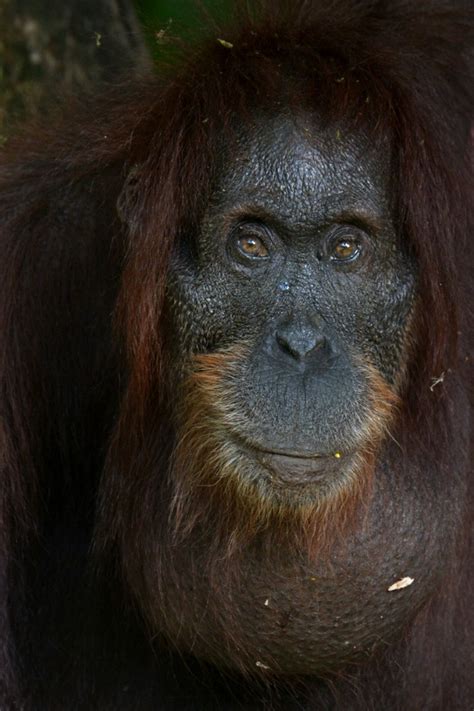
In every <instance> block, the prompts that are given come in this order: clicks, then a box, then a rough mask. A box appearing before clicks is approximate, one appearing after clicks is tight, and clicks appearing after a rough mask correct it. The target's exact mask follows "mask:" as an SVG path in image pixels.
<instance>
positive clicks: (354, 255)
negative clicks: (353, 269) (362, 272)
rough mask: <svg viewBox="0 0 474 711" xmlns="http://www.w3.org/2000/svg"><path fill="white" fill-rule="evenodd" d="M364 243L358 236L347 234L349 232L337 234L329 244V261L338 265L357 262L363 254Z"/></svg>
mask: <svg viewBox="0 0 474 711" xmlns="http://www.w3.org/2000/svg"><path fill="white" fill-rule="evenodd" d="M362 242H363V240H361V239H360V238H359V237H358V236H357V235H353V234H351V233H350V234H347V231H345V234H335V235H334V236H333V237H332V239H331V240H330V242H329V247H328V256H329V259H330V260H331V261H332V262H336V263H338V264H347V263H349V262H355V261H356V260H357V259H358V258H359V257H360V256H361V254H362Z"/></svg>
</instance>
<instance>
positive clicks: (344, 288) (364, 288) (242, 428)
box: [142, 116, 457, 675]
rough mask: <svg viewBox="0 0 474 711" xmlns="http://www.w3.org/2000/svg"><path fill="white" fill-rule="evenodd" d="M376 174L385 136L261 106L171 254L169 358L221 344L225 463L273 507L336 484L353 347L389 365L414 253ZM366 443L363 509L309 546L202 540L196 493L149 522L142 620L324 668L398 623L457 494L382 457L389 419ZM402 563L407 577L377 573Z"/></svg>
mask: <svg viewBox="0 0 474 711" xmlns="http://www.w3.org/2000/svg"><path fill="white" fill-rule="evenodd" d="M386 152H388V146H387V150H386ZM389 190H390V188H389V181H388V160H387V159H386V155H385V153H384V152H382V154H380V151H375V150H373V147H372V145H371V144H370V142H369V141H368V140H367V138H365V137H364V136H363V135H360V136H359V135H354V134H349V133H347V134H345V132H344V129H343V127H341V128H340V129H337V128H335V127H332V129H328V130H323V129H321V128H320V126H319V123H318V121H317V120H316V119H315V118H314V117H312V116H306V117H302V118H299V119H297V120H296V119H290V118H280V119H278V120H275V121H268V120H262V121H261V122H260V123H258V125H257V126H256V128H255V129H254V130H252V131H249V132H248V133H247V134H246V135H244V136H243V137H242V140H241V142H240V144H239V152H238V155H237V158H236V159H235V160H233V161H232V162H231V163H230V164H226V163H225V161H224V164H223V167H222V174H221V176H220V180H219V181H218V185H217V187H216V190H215V192H214V195H213V199H212V203H211V205H210V208H209V211H208V214H207V216H206V218H205V219H204V222H203V225H202V230H201V234H200V235H199V236H198V240H197V245H196V247H195V248H192V249H189V248H182V250H181V251H180V252H179V253H177V254H176V255H175V260H174V264H173V268H172V272H171V278H170V283H169V289H168V308H169V312H170V314H171V318H172V319H173V320H174V325H175V329H176V341H175V343H174V348H175V349H176V350H177V352H178V358H179V357H180V358H181V360H183V356H184V360H185V362H187V363H188V365H189V368H192V367H193V366H192V362H193V361H192V358H193V355H195V354H197V353H213V352H219V351H222V350H226V349H227V350H228V351H230V352H235V353H236V354H237V355H236V356H235V365H234V370H233V374H232V376H227V375H225V374H224V375H222V379H223V381H224V382H223V385H224V387H225V388H226V393H227V394H226V403H225V404H226V406H228V408H229V409H230V410H231V412H232V416H231V417H230V419H229V418H228V419H227V421H225V422H224V421H223V422H222V423H221V425H220V436H221V438H224V439H225V440H226V441H227V443H228V451H229V452H230V454H231V455H232V456H234V454H235V453H237V454H236V457H237V461H238V462H239V464H238V466H237V468H236V470H234V472H233V474H231V476H235V477H237V478H241V479H242V480H243V481H244V480H249V481H251V482H252V483H253V486H254V489H253V501H255V497H257V500H258V497H261V498H262V500H263V499H264V500H265V501H266V502H267V503H268V502H270V504H271V503H272V502H277V503H278V504H279V505H283V507H284V508H285V507H286V510H287V515H288V516H290V517H291V515H292V514H291V512H292V511H297V508H298V506H301V505H307V504H310V505H312V504H314V505H315V506H318V504H319V503H320V502H321V501H323V500H325V499H330V498H331V496H333V491H334V488H333V482H334V481H337V486H338V487H339V488H341V487H342V488H344V486H345V483H344V482H345V478H346V477H347V476H348V472H349V471H351V467H352V466H353V464H352V462H353V456H355V454H353V453H354V452H357V449H358V447H360V446H361V443H363V441H364V437H365V432H366V431H367V421H368V420H369V419H370V405H369V403H368V393H369V390H370V383H369V379H368V376H367V373H366V364H367V362H370V363H371V365H372V366H373V368H374V369H376V370H377V371H378V372H379V374H380V376H381V377H382V378H383V379H384V381H385V382H386V383H388V384H389V385H391V386H392V388H393V389H395V390H397V389H399V388H400V387H401V383H402V381H403V367H404V366H403V364H404V360H405V358H406V350H407V340H409V337H408V332H409V327H410V319H411V316H412V311H413V308H414V306H413V304H414V301H415V297H416V268H415V265H414V264H413V263H412V262H411V261H410V259H409V258H408V256H407V254H406V253H405V251H404V250H403V248H402V247H401V245H400V241H399V240H398V238H397V235H396V233H395V229H394V224H393V220H392V210H391V204H390V199H389ZM242 344H243V345H242ZM239 349H240V350H239ZM239 354H240V355H239ZM180 362H181V361H180ZM178 400H179V398H178ZM389 447H390V448H391V451H390V454H389V456H388V455H387V451H386V450H387V449H388V448H389ZM336 452H339V453H341V457H340V458H337V457H336V456H335V453H336ZM189 459H192V456H191V457H188V460H189ZM377 461H378V463H377V467H376V470H375V473H374V485H373V492H372V497H371V500H370V506H369V507H368V510H367V516H366V518H365V520H364V525H363V526H362V527H361V528H360V529H358V530H356V531H353V532H351V533H350V534H348V536H347V538H346V539H345V540H344V541H343V543H342V546H340V545H335V546H334V550H333V551H332V552H331V553H330V555H329V557H326V558H324V559H317V558H316V559H311V557H308V555H307V552H306V551H305V550H298V549H295V545H294V541H291V542H290V541H288V542H286V540H285V535H284V534H280V535H279V538H278V545H274V544H273V543H272V542H271V541H273V539H272V538H271V531H270V532H268V531H267V532H265V531H264V532H263V533H260V534H257V535H256V536H255V537H254V538H253V539H251V540H250V541H248V540H247V541H246V543H245V544H242V545H241V546H240V548H239V550H238V553H237V554H236V556H234V560H233V561H232V564H230V563H229V561H227V562H226V559H225V554H224V553H222V555H220V553H219V551H217V553H216V551H215V548H216V537H215V531H214V530H212V524H211V523H210V521H211V520H212V512H211V514H210V518H207V519H206V520H204V521H202V522H201V523H200V524H198V525H196V526H195V529H194V531H193V536H192V540H190V541H185V542H184V543H180V542H179V541H178V542H176V541H172V540H171V539H170V540H169V541H168V538H169V533H168V524H167V523H166V521H165V522H164V523H162V524H160V523H159V522H158V524H157V525H158V526H161V528H160V530H159V531H158V530H157V531H156V533H155V535H154V539H155V540H156V541H159V550H158V551H157V552H155V553H154V552H153V550H149V547H147V551H148V553H147V555H144V558H145V559H144V561H143V565H144V570H145V573H144V576H145V578H146V582H145V585H146V593H145V595H144V597H145V598H148V600H149V604H148V610H147V614H148V617H149V619H150V620H151V623H152V626H153V627H154V628H155V629H157V630H159V631H161V632H163V633H164V634H165V635H167V636H168V637H169V638H171V639H172V640H173V643H174V644H175V645H176V646H177V647H178V648H181V649H185V650H188V651H192V653H193V654H195V655H196V656H198V657H203V658H206V659H209V660H211V661H213V662H214V663H216V664H217V665H219V666H224V667H225V666H229V667H235V666H240V667H242V666H243V667H245V668H246V669H247V671H249V672H251V673H252V672H255V673H265V674H266V673H271V672H275V673H280V674H281V673H283V674H301V673H303V674H321V675H324V674H325V673H326V672H328V671H330V670H334V669H336V670H337V669H340V668H341V667H342V666H344V664H346V663H348V662H351V661H358V662H359V661H362V662H363V661H364V660H365V659H367V657H368V656H370V655H371V654H372V653H373V652H374V650H377V649H379V648H380V647H382V648H383V647H384V646H385V644H386V643H388V642H389V641H391V640H392V639H393V638H394V637H397V636H400V635H401V634H402V633H403V629H404V625H405V624H406V623H408V622H409V621H410V620H411V618H412V617H413V615H414V614H415V613H416V611H417V610H418V609H419V608H420V606H421V604H422V603H423V602H424V601H425V600H426V598H427V597H428V595H429V594H430V593H431V591H432V589H433V586H434V585H435V583H436V579H437V576H438V575H439V573H440V571H441V570H442V569H443V566H444V565H445V563H446V561H445V559H444V551H449V538H450V535H449V531H450V530H454V529H455V527H454V526H452V521H453V520H454V519H455V517H456V515H457V513H456V510H455V505H454V504H451V503H450V501H451V500H452V501H456V496H453V497H452V499H450V500H449V501H446V497H444V496H442V497H441V496H440V497H438V498H439V500H438V498H437V494H436V492H434V491H430V492H428V495H427V493H426V492H425V491H424V490H423V488H420V487H418V486H417V485H416V482H417V481H418V480H422V481H424V480H426V476H425V475H420V473H418V472H416V471H408V470H405V469H403V468H400V469H399V470H396V475H394V472H393V471H392V470H391V469H390V468H389V466H387V464H386V462H387V461H391V462H396V461H397V444H396V443H394V442H393V441H392V440H391V439H390V438H387V439H386V441H385V442H384V441H382V443H381V444H380V448H379V450H378V458H377ZM307 462H309V464H307ZM191 466H192V463H191ZM215 485H216V486H218V485H223V484H222V481H221V483H219V481H217V483H216V484H215ZM205 491H206V490H205V489H204V492H205ZM208 491H210V490H209V489H208ZM204 495H206V494H205V493H204ZM288 512H289V513H288ZM243 515H244V516H245V514H243ZM433 518H434V519H437V520H439V521H440V524H439V525H438V526H437V527H435V528H434V529H433V526H432V520H433ZM269 541H270V543H269ZM157 545H158V544H157ZM168 547H169V548H168ZM211 549H212V550H213V551H214V552H213V554H212V556H214V558H213V560H216V559H217V560H218V561H219V564H218V565H217V566H215V567H214V568H213V569H211V568H210V567H209V565H208V561H209V559H210V556H209V550H211ZM167 550H169V551H170V553H169V556H168V554H166V553H164V554H163V551H167ZM448 555H449V554H448ZM160 556H161V557H160ZM212 556H211V557H212ZM158 557H160V560H161V562H160V570H161V575H162V579H163V580H164V581H165V583H166V584H164V585H163V584H161V585H160V583H158V582H157V579H156V577H155V576H156V574H155V573H154V570H155V568H156V562H155V561H156V559H157V558H158ZM229 566H230V568H229ZM227 569H232V570H233V571H234V573H235V571H237V573H235V574H234V573H232V575H230V577H228V576H226V572H227ZM404 577H410V578H413V579H414V583H412V584H411V585H409V586H407V587H406V588H403V589H402V590H399V591H393V592H389V591H388V588H389V587H390V585H392V584H393V583H394V582H396V581H397V580H400V579H401V578H404ZM158 589H160V591H161V592H160V593H157V592H156V591H157V590H158ZM142 597H143V596H142ZM229 628H231V629H232V630H233V632H232V636H229V633H228V630H229Z"/></svg>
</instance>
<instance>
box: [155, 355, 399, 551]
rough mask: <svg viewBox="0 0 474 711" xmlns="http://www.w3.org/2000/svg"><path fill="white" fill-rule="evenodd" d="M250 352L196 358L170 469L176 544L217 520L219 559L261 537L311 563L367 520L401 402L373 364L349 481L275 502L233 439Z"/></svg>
mask: <svg viewBox="0 0 474 711" xmlns="http://www.w3.org/2000/svg"><path fill="white" fill-rule="evenodd" d="M245 355H246V349H245V347H242V346H241V347H235V348H232V349H229V350H226V351H223V352H219V353H210V354H204V355H199V356H197V357H196V358H194V361H193V366H194V367H193V369H192V372H191V374H190V376H189V377H188V379H187V382H186V385H185V387H184V395H183V398H182V407H181V410H180V412H179V415H178V433H179V435H178V441H177V445H176V448H175V451H174V454H173V458H172V463H171V466H170V469H169V479H170V481H169V487H170V489H171V491H172V492H173V494H172V505H171V510H170V525H171V526H172V528H173V531H174V539H175V540H176V541H181V542H182V541H183V540H185V539H186V538H188V537H192V536H193V535H194V532H195V530H196V527H198V526H200V525H202V524H203V523H204V522H205V521H208V520H210V519H212V520H213V521H214V522H215V524H214V528H213V530H214V532H215V541H218V543H216V550H218V551H219V555H227V556H229V557H230V556H232V554H233V553H234V552H235V550H238V549H239V548H240V547H242V546H245V545H247V544H248V543H249V541H251V540H252V539H253V538H255V536H258V535H263V536H264V538H268V539H270V541H271V543H272V544H275V543H277V541H278V539H282V540H285V542H286V543H290V545H293V546H294V548H295V551H297V552H303V551H306V553H307V555H308V556H309V557H310V558H314V557H315V555H319V556H321V555H324V556H329V555H330V554H331V552H332V551H333V550H334V549H335V548H337V546H338V544H340V543H341V542H342V541H344V539H345V538H346V537H347V534H348V532H349V530H351V529H352V528H353V527H354V526H355V525H361V523H362V521H363V513H364V511H366V510H367V507H368V505H369V503H370V496H371V493H370V492H371V486H372V476H373V472H374V466H375V462H376V459H377V455H378V453H379V447H380V444H381V442H382V440H383V438H384V437H385V436H386V435H387V432H388V431H389V428H390V426H391V425H392V423H393V418H394V413H395V412H396V408H397V406H398V403H399V397H398V395H397V394H396V393H395V392H394V391H393V389H392V388H391V387H390V386H389V385H388V384H387V383H386V382H385V381H384V379H383V378H382V376H381V375H380V374H379V373H378V372H377V370H376V369H375V368H374V367H373V366H372V365H370V364H366V365H364V371H365V374H366V377H367V381H368V400H369V403H370V405H369V410H368V414H367V416H366V417H365V418H364V422H363V425H362V428H361V429H362V433H361V435H360V441H361V447H360V450H359V452H358V453H357V455H356V461H355V463H352V464H351V469H350V471H348V472H347V474H346V476H345V480H344V482H343V484H339V485H337V486H334V487H331V485H329V487H328V491H327V492H326V493H324V494H321V499H320V500H318V499H317V498H316V499H314V498H313V494H312V493H311V494H308V495H307V497H306V500H305V497H304V495H303V501H302V503H301V505H299V506H298V507H296V509H295V508H294V507H288V506H285V505H284V504H283V505H282V504H281V503H278V502H275V500H274V499H273V498H272V495H271V494H270V495H268V496H267V497H262V496H261V495H260V492H259V491H258V488H256V487H255V486H253V485H252V483H250V482H249V481H246V479H245V477H243V476H242V475H241V472H240V471H239V448H238V446H236V445H235V443H234V442H233V441H232V439H231V436H230V432H231V431H232V430H233V429H234V424H236V423H237V422H238V419H239V413H238V412H236V411H235V409H234V408H233V406H232V400H233V394H232V385H231V384H232V376H233V373H234V371H235V368H236V366H237V365H238V362H239V361H240V360H241V359H243V358H245Z"/></svg>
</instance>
